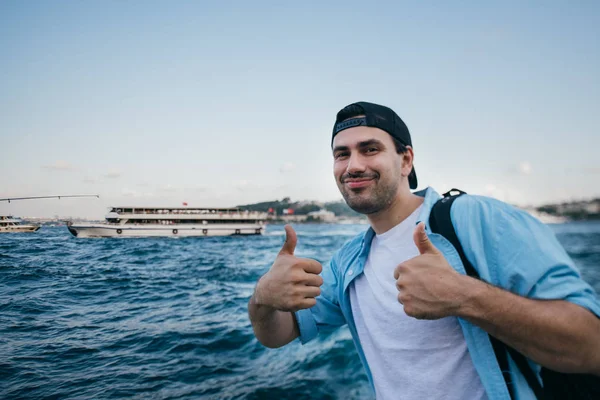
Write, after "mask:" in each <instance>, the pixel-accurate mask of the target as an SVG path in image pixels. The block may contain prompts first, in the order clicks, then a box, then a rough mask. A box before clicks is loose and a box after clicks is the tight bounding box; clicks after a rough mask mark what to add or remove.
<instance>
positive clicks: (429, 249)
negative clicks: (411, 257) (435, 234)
mask: <svg viewBox="0 0 600 400" xmlns="http://www.w3.org/2000/svg"><path fill="white" fill-rule="evenodd" d="M413 240H414V242H415V245H416V246H417V248H418V249H419V253H420V254H425V253H437V249H436V248H435V246H434V245H433V243H431V241H430V240H429V237H428V236H427V232H425V223H423V222H420V223H419V225H417V227H416V228H415V232H414V233H413Z"/></svg>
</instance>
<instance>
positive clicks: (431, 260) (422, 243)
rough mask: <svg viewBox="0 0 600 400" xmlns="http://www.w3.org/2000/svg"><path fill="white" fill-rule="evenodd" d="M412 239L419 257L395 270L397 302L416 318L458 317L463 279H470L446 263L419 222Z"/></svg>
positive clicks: (423, 225)
mask: <svg viewBox="0 0 600 400" xmlns="http://www.w3.org/2000/svg"><path fill="white" fill-rule="evenodd" d="M413 240H414V242H415V245H416V246H417V248H418V249H419V255H418V256H416V257H414V258H411V259H410V260H407V261H405V262H403V263H401V264H400V265H398V266H397V267H396V269H395V270H394V279H396V288H397V289H398V292H399V293H398V301H399V302H400V304H402V305H403V306H404V312H405V313H406V315H409V316H411V317H414V318H417V319H439V318H443V317H448V316H451V315H454V316H456V315H458V313H459V310H460V308H461V307H462V306H463V305H464V303H465V301H466V295H465V292H466V291H465V290H464V288H465V287H464V283H465V281H464V279H465V278H467V279H471V278H469V277H466V276H464V275H461V274H459V273H458V272H456V271H455V270H454V268H452V267H451V266H450V264H448V261H446V258H445V257H444V255H443V254H442V253H441V252H440V251H439V250H438V249H437V248H436V247H435V246H434V245H433V243H431V241H430V240H429V237H428V236H427V233H426V232H425V224H423V223H422V222H421V223H420V224H419V225H417V227H416V228H415V232H414V234H413Z"/></svg>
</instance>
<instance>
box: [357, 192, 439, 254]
mask: <svg viewBox="0 0 600 400" xmlns="http://www.w3.org/2000/svg"><path fill="white" fill-rule="evenodd" d="M413 194H414V195H416V196H420V197H424V200H423V207H421V213H420V214H419V218H418V219H417V224H418V223H419V222H421V221H423V222H425V231H426V232H427V233H431V229H430V227H429V215H430V214H431V208H432V207H433V205H434V204H435V202H436V201H438V200H439V199H440V198H441V197H442V196H440V195H439V194H438V192H436V191H435V190H434V189H433V188H432V187H431V186H428V187H427V188H426V189H423V190H419V191H418V192H414V193H413ZM374 236H375V231H374V230H373V228H372V227H370V226H369V229H367V231H366V232H365V233H364V235H363V239H362V242H361V250H360V257H361V258H365V259H366V257H367V256H368V255H369V251H370V250H371V242H372V241H373V237H374Z"/></svg>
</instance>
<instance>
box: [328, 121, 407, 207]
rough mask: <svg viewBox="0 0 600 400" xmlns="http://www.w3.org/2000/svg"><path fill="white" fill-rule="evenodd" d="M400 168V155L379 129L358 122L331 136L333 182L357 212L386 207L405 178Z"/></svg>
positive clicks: (388, 138)
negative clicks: (357, 124)
mask: <svg viewBox="0 0 600 400" xmlns="http://www.w3.org/2000/svg"><path fill="white" fill-rule="evenodd" d="M402 168H403V156H402V155H401V154H398V153H397V152H396V147H395V145H394V142H393V140H392V137H391V136H390V135H389V134H388V133H387V132H385V131H383V130H381V129H378V128H372V127H367V126H357V127H354V128H348V129H345V130H343V131H341V132H340V133H338V134H337V135H336V136H335V138H334V139H333V175H334V176H335V181H336V184H337V185H338V188H339V189H340V192H341V193H342V196H344V199H345V200H346V203H347V204H348V206H350V208H352V209H353V210H355V211H357V212H359V213H362V214H372V213H376V212H379V211H381V210H384V209H385V208H387V207H389V205H390V204H391V203H392V202H393V200H394V198H395V197H396V195H397V194H398V192H399V190H398V189H399V187H400V185H401V183H402V181H403V179H404V180H406V177H404V178H403V176H402ZM404 168H405V169H406V168H407V167H406V166H404ZM408 172H410V169H408ZM406 175H407V174H406Z"/></svg>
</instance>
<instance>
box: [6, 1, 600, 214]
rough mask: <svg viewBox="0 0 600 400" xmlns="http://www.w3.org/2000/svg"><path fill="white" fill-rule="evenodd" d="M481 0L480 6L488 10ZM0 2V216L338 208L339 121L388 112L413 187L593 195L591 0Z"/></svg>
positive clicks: (596, 117) (597, 162)
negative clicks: (399, 126)
mask: <svg viewBox="0 0 600 400" xmlns="http://www.w3.org/2000/svg"><path fill="white" fill-rule="evenodd" d="M484 3H485V4H484ZM522 3H524V2H520V1H497V2H466V1H456V2H403V1H393V2H378V1H372V2H364V1H362V2H353V1H343V2H339V1H327V2H324V1H302V2H298V1H294V2H291V1H269V2H264V1H260V0H257V1H253V2H247V1H77V2H73V1H50V0H46V1H43V0H41V1H19V0H5V1H2V2H0V149H1V154H2V156H1V157H0V160H1V161H0V198H5V197H21V196H43V195H61V194H62V195H67V194H98V195H99V196H100V198H99V199H96V198H82V199H61V200H58V199H46V200H26V201H15V202H11V203H10V204H9V203H6V202H0V214H14V215H20V216H32V217H50V216H54V215H59V216H63V217H64V216H73V217H86V218H95V219H101V218H103V216H104V215H105V213H106V208H107V207H109V206H111V205H117V206H126V205H127V206H135V205H140V206H152V205H155V206H177V205H181V203H182V202H187V203H188V204H189V206H198V207H201V206H208V207H217V206H218V207H229V206H235V205H240V204H248V203H254V202H260V201H270V200H276V199H282V198H284V197H290V198H291V199H292V200H298V201H299V200H316V201H322V202H327V201H337V200H340V199H341V195H340V194H339V192H338V189H337V187H336V185H335V181H334V178H333V173H332V165H333V162H332V156H331V147H330V143H331V129H332V126H333V122H334V119H335V114H336V113H337V111H338V110H339V109H341V108H343V107H344V106H345V105H347V104H350V103H353V102H355V101H362V100H364V101H371V102H375V103H379V104H384V105H387V106H389V107H391V108H392V109H394V110H395V111H396V112H397V113H398V114H399V115H400V117H401V118H402V119H403V120H404V121H405V122H406V124H407V126H408V128H409V129H410V132H411V135H412V141H413V145H414V151H415V168H416V171H417V175H418V178H419V189H422V188H425V187H427V186H432V187H434V188H435V189H436V190H438V191H439V192H441V191H445V190H448V189H450V188H452V187H458V188H461V189H463V190H465V191H467V192H469V193H475V194H481V195H487V196H492V197H495V198H498V199H500V200H503V201H507V202H510V203H512V204H517V205H522V206H525V205H541V204H547V203H551V202H559V201H570V200H578V199H590V198H594V197H600V185H599V182H600V157H598V149H599V148H600V132H599V131H600V128H599V127H600V112H599V110H600V107H599V106H600V74H599V73H598V71H600V39H599V38H600V3H599V2H596V1H578V2H553V1H537V2H536V1H532V2H527V3H528V4H522Z"/></svg>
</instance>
